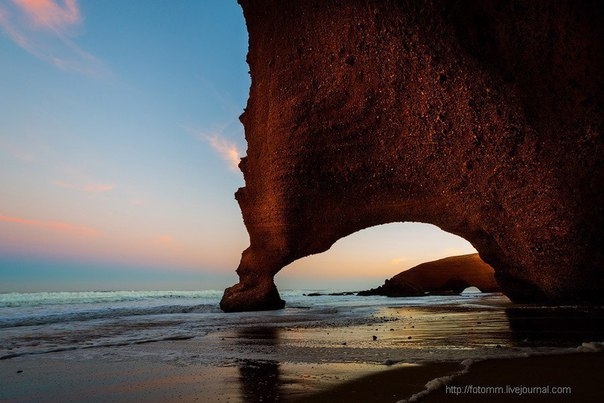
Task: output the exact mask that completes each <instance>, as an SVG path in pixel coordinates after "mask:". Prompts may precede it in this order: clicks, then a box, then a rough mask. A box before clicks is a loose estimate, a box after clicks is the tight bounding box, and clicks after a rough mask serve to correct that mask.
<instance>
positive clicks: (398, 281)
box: [358, 253, 501, 297]
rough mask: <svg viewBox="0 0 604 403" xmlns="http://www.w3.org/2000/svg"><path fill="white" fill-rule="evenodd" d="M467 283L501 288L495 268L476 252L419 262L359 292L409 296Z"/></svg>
mask: <svg viewBox="0 0 604 403" xmlns="http://www.w3.org/2000/svg"><path fill="white" fill-rule="evenodd" d="M468 287H476V288H478V289H479V290H480V291H482V292H497V291H501V290H500V288H499V286H498V285H497V282H496V281H495V270H493V268H492V267H491V266H489V265H488V264H486V263H485V262H483V261H482V260H481V259H480V257H479V256H478V254H477V253H473V254H470V255H462V256H451V257H447V258H444V259H440V260H435V261H433V262H427V263H422V264H420V265H418V266H415V267H412V268H410V269H409V270H405V271H403V272H401V273H399V274H397V275H396V276H394V277H392V278H391V279H389V280H386V281H385V283H384V285H381V286H379V287H377V288H373V289H371V290H367V291H361V292H359V293H358V295H385V296H388V297H410V296H421V295H426V294H431V295H435V294H437V295H440V294H460V293H461V292H462V291H463V290H465V289H466V288H468Z"/></svg>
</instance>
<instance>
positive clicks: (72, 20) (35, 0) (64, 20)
mask: <svg viewBox="0 0 604 403" xmlns="http://www.w3.org/2000/svg"><path fill="white" fill-rule="evenodd" d="M12 1H13V3H14V4H15V5H17V6H18V7H19V8H20V9H21V11H22V12H23V13H24V14H25V15H26V16H27V17H28V20H29V22H30V23H31V24H32V25H33V26H34V27H40V28H46V29H50V30H53V31H54V30H58V31H62V30H63V29H65V28H66V27H69V26H72V25H75V24H78V23H80V22H81V21H82V17H81V15H80V10H79V9H78V4H77V2H76V0H63V1H59V2H55V1H53V0H12Z"/></svg>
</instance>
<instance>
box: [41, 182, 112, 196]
mask: <svg viewBox="0 0 604 403" xmlns="http://www.w3.org/2000/svg"><path fill="white" fill-rule="evenodd" d="M52 184H53V185H56V186H59V187H62V188H65V189H73V190H79V191H82V192H87V193H103V192H109V191H110V190H113V188H114V185H109V184H104V183H87V184H85V185H74V184H73V183H68V182H64V181H53V182H52Z"/></svg>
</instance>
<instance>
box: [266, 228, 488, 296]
mask: <svg viewBox="0 0 604 403" xmlns="http://www.w3.org/2000/svg"><path fill="white" fill-rule="evenodd" d="M469 253H476V249H475V248H474V247H473V246H472V244H470V243H469V242H468V241H466V240H465V239H463V238H461V237H459V236H457V235H453V234H451V233H448V232H446V231H443V230H441V229H440V228H438V227H437V226H435V225H432V224H424V223H417V222H407V223H389V224H383V225H377V226H374V227H369V228H365V229H363V230H361V231H358V232H355V233H353V234H351V235H348V236H347V237H344V238H341V239H339V240H338V241H337V242H336V243H335V244H333V245H332V247H331V248H330V249H329V250H327V251H325V252H323V253H319V254H316V255H311V256H307V257H305V258H302V259H299V260H297V261H295V262H293V263H291V264H289V265H288V266H286V267H284V268H283V269H282V270H281V271H280V272H279V273H278V274H277V275H276V276H275V283H276V284H277V286H278V287H279V288H280V289H288V288H312V286H313V285H316V284H317V283H320V284H323V285H324V287H323V288H325V289H337V290H346V291H357V290H359V289H365V288H370V287H375V286H378V285H380V284H381V283H382V282H383V281H384V279H386V278H390V277H392V276H394V275H396V274H398V273H400V272H401V271H404V270H407V269H410V268H412V267H414V266H416V265H418V264H421V263H424V262H428V261H432V260H437V259H441V258H444V257H448V256H455V255H464V254H469Z"/></svg>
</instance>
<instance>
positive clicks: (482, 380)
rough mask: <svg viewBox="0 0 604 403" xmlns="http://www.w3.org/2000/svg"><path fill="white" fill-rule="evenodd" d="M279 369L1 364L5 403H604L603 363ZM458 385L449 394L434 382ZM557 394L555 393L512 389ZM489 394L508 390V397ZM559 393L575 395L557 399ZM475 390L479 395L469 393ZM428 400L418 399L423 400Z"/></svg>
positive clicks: (27, 360)
mask: <svg viewBox="0 0 604 403" xmlns="http://www.w3.org/2000/svg"><path fill="white" fill-rule="evenodd" d="M462 370H463V367H462V366H461V365H460V364H458V363H453V362H450V363H423V364H396V365H392V366H390V367H386V366H383V365H381V366H379V365H375V364H355V363H348V364H346V363H339V364H330V363H323V364H321V363H314V364H313V363H277V362H275V361H242V362H239V363H237V365H230V366H207V365H199V366H196V365H183V366H179V365H176V364H175V363H171V362H153V361H152V360H150V358H149V357H144V356H141V357H139V358H137V359H130V360H127V361H119V360H111V359H105V360H97V359H92V358H91V359H84V360H73V359H72V358H69V359H68V358H66V357H64V356H63V355H62V354H61V353H57V354H53V355H51V356H45V357H43V358H40V357H32V356H29V357H20V358H17V359H13V360H5V361H4V362H2V363H0V378H1V379H2V390H1V391H0V400H2V401H11V402H33V401H47V402H60V401H121V402H126V401H147V402H161V401H164V402H165V401H204V402H259V401H265V402H267V401H268V402H272V401H292V402H350V401H358V402H398V401H401V400H405V399H409V398H410V397H411V396H413V395H415V394H418V393H422V391H424V390H426V384H427V383H429V382H431V381H432V384H435V385H440V387H439V388H438V389H437V390H434V391H432V392H431V393H430V394H428V395H427V396H423V398H422V399H420V400H418V401H422V402H443V401H460V402H461V401H463V402H484V401H489V402H516V401H531V402H533V401H544V402H552V401H571V402H597V401H601V400H602V398H604V390H603V389H602V385H604V383H603V382H604V353H575V354H564V355H553V356H536V357H529V358H514V359H495V360H487V361H482V362H476V363H474V364H472V365H471V366H470V368H469V371H468V372H467V373H465V374H461V375H457V374H459V373H460V371H462ZM452 375H453V376H455V375H457V376H456V377H455V378H453V379H452V380H450V382H449V383H448V385H446V386H445V383H444V382H442V383H441V382H438V381H436V382H435V381H433V380H434V379H437V378H441V377H448V376H452ZM531 386H538V387H548V388H549V391H547V392H546V391H544V390H539V391H538V390H532V393H529V392H528V390H526V389H525V391H524V394H522V395H520V394H519V393H520V390H514V389H510V388H518V387H531ZM489 387H491V388H492V387H501V388H503V389H502V390H500V391H495V390H489V389H487V388H489ZM553 387H565V388H570V390H565V391H560V392H562V393H561V394H554V393H553ZM468 388H470V389H468ZM418 397H419V396H418Z"/></svg>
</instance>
